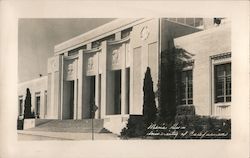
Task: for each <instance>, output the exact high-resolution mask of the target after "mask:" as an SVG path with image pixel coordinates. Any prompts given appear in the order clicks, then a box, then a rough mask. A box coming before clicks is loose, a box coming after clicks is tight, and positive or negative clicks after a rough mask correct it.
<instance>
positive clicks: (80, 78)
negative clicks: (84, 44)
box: [76, 50, 83, 120]
mask: <svg viewBox="0 0 250 158" xmlns="http://www.w3.org/2000/svg"><path fill="white" fill-rule="evenodd" d="M78 54H79V57H78V94H77V95H78V97H77V100H78V104H77V116H76V119H78V120H80V119H82V104H83V50H79V53H78Z"/></svg>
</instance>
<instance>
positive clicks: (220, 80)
mask: <svg viewBox="0 0 250 158" xmlns="http://www.w3.org/2000/svg"><path fill="white" fill-rule="evenodd" d="M214 69H215V71H214V73H215V75H214V76H215V103H220V102H231V63H227V64H222V65H215V68H214Z"/></svg>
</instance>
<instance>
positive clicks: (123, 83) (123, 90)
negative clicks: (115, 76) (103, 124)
mask: <svg viewBox="0 0 250 158" xmlns="http://www.w3.org/2000/svg"><path fill="white" fill-rule="evenodd" d="M121 50H122V53H121V60H122V61H121V64H122V68H121V71H122V76H121V115H124V114H125V108H126V105H127V103H126V102H127V99H126V96H127V93H126V92H127V86H126V75H127V74H126V52H125V44H122V48H121Z"/></svg>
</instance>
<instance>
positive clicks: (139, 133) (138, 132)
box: [121, 115, 146, 139]
mask: <svg viewBox="0 0 250 158" xmlns="http://www.w3.org/2000/svg"><path fill="white" fill-rule="evenodd" d="M145 130H146V128H145V125H144V122H143V117H142V115H130V117H129V119H128V123H127V126H126V127H125V128H123V129H122V131H121V138H123V139H126V138H134V137H143V136H145Z"/></svg>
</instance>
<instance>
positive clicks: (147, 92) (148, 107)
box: [143, 67, 157, 127]
mask: <svg viewBox="0 0 250 158" xmlns="http://www.w3.org/2000/svg"><path fill="white" fill-rule="evenodd" d="M156 116H157V108H156V104H155V94H154V91H153V81H152V77H151V72H150V68H149V67H147V71H146V73H145V77H144V84H143V120H144V124H145V125H146V127H148V126H149V125H150V124H151V123H154V122H155V120H156Z"/></svg>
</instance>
